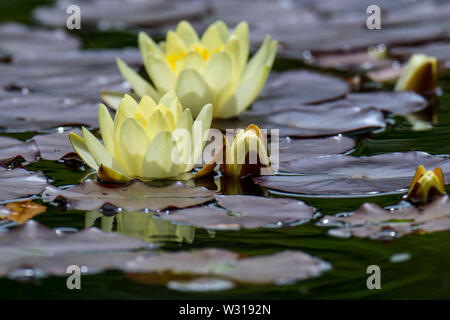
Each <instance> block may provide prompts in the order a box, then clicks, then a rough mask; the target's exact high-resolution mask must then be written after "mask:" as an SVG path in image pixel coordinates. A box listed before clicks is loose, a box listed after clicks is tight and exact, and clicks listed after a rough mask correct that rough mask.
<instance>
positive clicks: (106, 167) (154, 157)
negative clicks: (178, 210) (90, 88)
mask: <svg viewBox="0 0 450 320" xmlns="http://www.w3.org/2000/svg"><path fill="white" fill-rule="evenodd" d="M212 113H213V110H212V106H211V105H210V104H208V105H205V106H204V107H203V108H202V110H201V112H200V113H199V115H198V116H197V118H196V120H195V121H193V118H192V115H191V111H190V109H188V108H187V109H184V110H183V107H182V105H181V103H180V102H179V100H178V98H177V96H176V95H175V93H174V92H173V91H169V92H168V93H166V94H165V95H164V96H163V97H162V98H161V99H160V100H159V103H158V104H157V103H155V101H154V100H153V99H152V98H150V97H149V96H144V97H143V98H142V99H141V101H140V102H139V104H137V103H136V101H135V100H134V99H133V98H132V97H130V96H128V95H126V96H125V97H124V98H123V100H122V102H121V103H120V106H119V108H118V110H117V112H116V115H115V117H114V120H113V119H112V118H111V116H110V114H109V111H108V109H107V108H106V107H105V106H104V105H103V104H101V105H100V108H99V125H100V131H101V135H102V140H103V142H104V145H103V144H102V143H101V142H100V141H98V140H97V138H96V137H94V135H93V134H92V133H90V132H89V131H88V130H87V129H86V128H83V130H82V133H83V137H79V136H78V135H76V134H74V133H71V134H70V141H71V143H72V146H73V147H74V149H75V151H76V152H77V153H78V155H79V156H80V157H81V158H82V159H83V160H84V161H85V162H86V163H87V164H88V165H89V166H90V167H91V168H93V169H95V170H96V171H97V172H98V176H99V178H100V179H101V180H104V181H113V182H123V181H128V180H130V179H133V178H138V179H141V180H150V179H164V178H171V177H177V176H179V175H181V174H183V173H186V172H189V171H191V170H192V168H193V167H194V165H195V163H196V161H197V159H198V158H199V157H200V156H201V154H202V151H203V147H204V145H205V142H206V137H207V131H208V130H209V127H210V125H211V121H212Z"/></svg>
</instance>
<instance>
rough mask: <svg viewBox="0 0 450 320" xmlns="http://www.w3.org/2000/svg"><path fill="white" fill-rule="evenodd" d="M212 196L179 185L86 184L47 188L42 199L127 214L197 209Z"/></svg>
mask: <svg viewBox="0 0 450 320" xmlns="http://www.w3.org/2000/svg"><path fill="white" fill-rule="evenodd" d="M213 195H214V192H212V191H209V190H208V189H206V188H203V187H200V188H193V187H188V186H186V185H185V184H183V183H181V182H179V181H178V182H176V183H174V184H172V185H170V186H168V187H150V186H147V185H146V184H145V183H143V182H140V181H135V182H132V183H131V184H129V185H126V186H110V185H102V184H100V183H97V182H94V181H92V180H86V181H84V182H82V183H81V184H79V185H77V186H75V187H72V188H68V189H60V188H56V187H54V186H47V187H46V188H45V190H44V192H43V199H44V201H47V202H50V201H54V200H55V199H57V198H60V197H63V198H65V199H66V200H67V205H68V206H69V207H70V208H73V209H79V210H97V209H99V208H101V207H102V206H103V205H104V204H112V205H114V206H116V207H118V208H122V209H124V210H127V211H138V210H142V209H151V210H163V209H166V208H169V207H174V208H184V207H190V206H195V205H198V204H202V203H205V202H208V201H210V200H212V199H213Z"/></svg>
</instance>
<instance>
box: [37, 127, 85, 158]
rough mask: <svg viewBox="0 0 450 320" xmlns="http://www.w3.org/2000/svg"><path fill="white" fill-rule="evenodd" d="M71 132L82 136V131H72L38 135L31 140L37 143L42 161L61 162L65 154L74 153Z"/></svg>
mask: <svg viewBox="0 0 450 320" xmlns="http://www.w3.org/2000/svg"><path fill="white" fill-rule="evenodd" d="M70 132H74V133H76V134H77V135H81V130H80V129H71V130H67V131H57V132H54V133H49V134H40V135H36V136H34V137H33V138H32V139H31V141H34V142H36V145H37V146H38V149H39V154H40V157H41V158H42V159H45V160H59V159H61V158H62V157H63V156H64V155H65V154H67V153H69V152H73V151H74V150H73V147H72V145H71V144H70V140H69V134H70Z"/></svg>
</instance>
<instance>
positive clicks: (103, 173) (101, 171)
mask: <svg viewBox="0 0 450 320" xmlns="http://www.w3.org/2000/svg"><path fill="white" fill-rule="evenodd" d="M97 174H98V178H99V179H100V180H101V181H105V182H119V183H120V182H127V181H129V180H131V177H129V176H127V175H126V174H124V173H121V172H119V171H117V170H114V169H112V168H109V167H107V166H100V167H99V168H98V171H97Z"/></svg>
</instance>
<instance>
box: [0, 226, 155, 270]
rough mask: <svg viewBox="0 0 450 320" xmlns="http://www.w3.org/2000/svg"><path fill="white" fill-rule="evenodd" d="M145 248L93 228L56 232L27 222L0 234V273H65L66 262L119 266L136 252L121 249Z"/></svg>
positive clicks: (138, 242) (97, 267) (93, 267)
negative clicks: (19, 270)
mask: <svg viewBox="0 0 450 320" xmlns="http://www.w3.org/2000/svg"><path fill="white" fill-rule="evenodd" d="M148 247H149V245H148V243H146V242H144V241H141V240H138V239H135V238H130V237H126V236H121V235H118V234H115V233H109V232H103V231H100V230H98V229H95V228H92V229H85V230H82V231H80V232H76V233H70V234H65V235H60V234H58V233H56V232H54V231H52V230H50V229H48V228H46V227H44V226H42V225H40V224H38V223H37V222H34V221H29V222H27V223H26V224H24V225H22V226H20V227H18V228H17V229H14V230H12V231H10V232H6V233H0V256H1V257H2V259H1V261H0V276H5V275H7V274H9V273H11V272H12V271H14V270H17V269H22V268H33V269H37V270H41V271H44V272H45V273H48V274H53V275H66V274H67V273H66V269H67V267H68V266H70V265H78V266H87V267H88V271H91V272H95V271H99V270H103V269H111V268H113V269H119V268H120V267H121V266H122V265H123V264H124V263H125V262H126V261H128V260H130V259H134V258H136V257H137V256H138V255H139V254H138V253H133V252H129V251H128V252H126V251H124V250H134V249H139V248H148ZM141 254H142V253H141Z"/></svg>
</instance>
